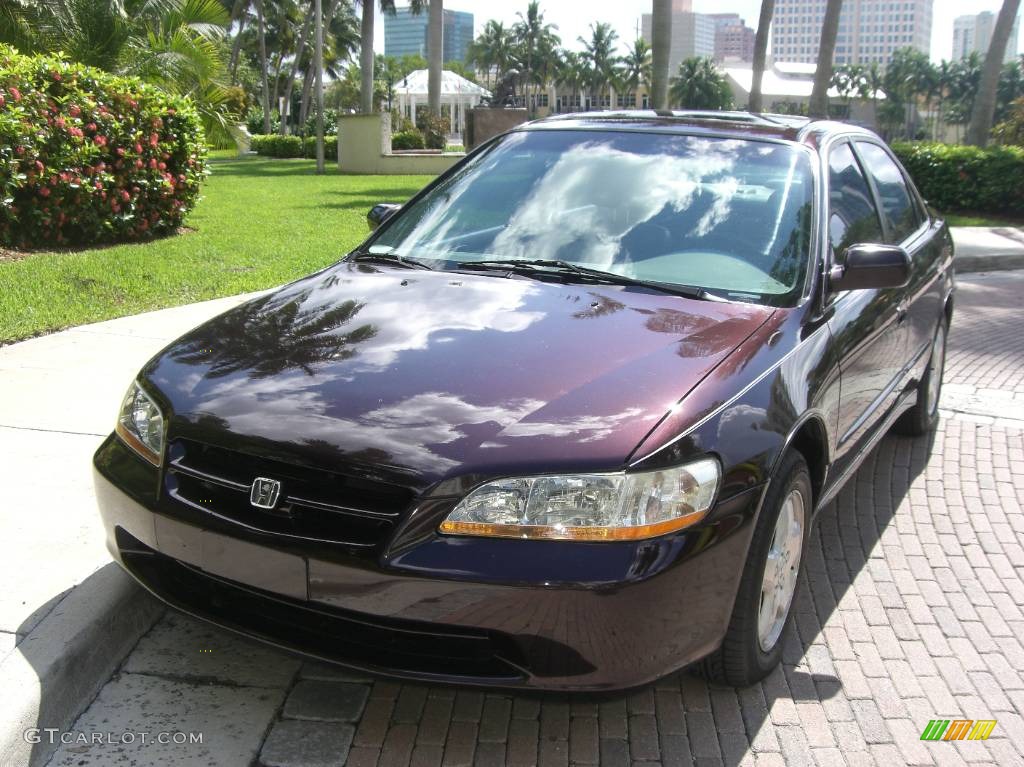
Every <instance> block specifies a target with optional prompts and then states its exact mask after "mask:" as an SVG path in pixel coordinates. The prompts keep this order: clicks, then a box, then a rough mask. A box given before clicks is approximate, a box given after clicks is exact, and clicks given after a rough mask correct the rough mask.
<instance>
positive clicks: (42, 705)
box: [0, 563, 164, 767]
mask: <svg viewBox="0 0 1024 767" xmlns="http://www.w3.org/2000/svg"><path fill="white" fill-rule="evenodd" d="M163 611H164V607H163V605H162V604H161V603H160V602H159V601H157V600H156V599H155V598H154V597H152V596H151V595H150V594H149V593H148V592H146V591H145V589H143V588H142V587H140V586H139V585H138V584H136V583H135V581H133V580H132V579H131V577H129V576H128V575H127V574H126V573H125V572H124V571H122V570H121V568H120V567H119V566H118V565H116V564H114V563H110V564H108V565H106V566H105V567H102V568H101V569H99V570H98V571H96V572H95V573H93V574H92V575H91V576H89V577H88V578H87V579H86V580H85V581H83V582H82V583H80V584H79V585H77V586H76V587H75V588H73V589H72V590H71V591H70V592H69V593H68V594H67V595H66V596H65V597H64V598H63V599H62V600H61V601H60V602H59V603H58V604H57V606H56V607H55V608H54V609H53V611H52V612H51V613H50V614H49V615H47V616H46V617H45V618H44V619H43V620H42V621H40V622H39V624H38V625H37V626H36V627H35V628H33V629H32V631H31V633H29V635H28V636H26V637H25V639H24V640H22V642H21V643H20V644H18V645H17V647H16V648H15V649H14V650H13V651H12V652H11V653H10V654H9V655H7V657H6V658H4V659H3V662H2V663H0V688H2V689H3V690H4V693H5V695H4V696H3V698H2V699H0V765H27V766H28V767H41V765H44V764H45V763H46V762H47V760H49V758H50V756H51V755H52V754H53V752H54V751H55V750H56V748H57V746H58V745H59V743H60V742H59V740H57V741H56V742H54V743H52V744H51V743H49V740H48V737H47V735H46V733H44V732H40V733H39V734H40V736H41V740H40V742H39V743H36V744H33V743H30V742H26V738H25V731H26V730H29V729H31V728H39V729H40V730H42V729H43V728H47V727H52V728H56V729H57V730H59V731H66V730H68V729H69V728H70V727H71V726H72V725H73V724H74V722H75V720H76V719H77V718H78V716H79V714H81V713H82V711H84V710H85V708H86V707H87V706H88V705H89V702H90V701H91V700H92V699H93V698H94V697H96V694H97V693H98V692H99V690H100V688H101V687H102V686H103V685H104V683H105V682H106V681H107V680H108V679H109V678H110V675H111V674H112V673H113V672H114V671H115V670H116V669H117V667H118V666H119V665H120V664H121V661H123V660H124V658H125V656H126V655H127V654H128V653H129V652H130V651H131V649H132V648H133V647H134V646H135V644H136V643H137V642H138V641H139V638H140V637H141V636H142V635H143V634H144V633H146V632H147V631H149V629H150V628H151V627H152V626H153V624H154V623H155V622H156V621H157V619H158V618H159V617H160V615H161V614H162V613H163Z"/></svg>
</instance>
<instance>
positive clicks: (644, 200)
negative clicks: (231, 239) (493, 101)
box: [369, 130, 813, 306]
mask: <svg viewBox="0 0 1024 767" xmlns="http://www.w3.org/2000/svg"><path fill="white" fill-rule="evenodd" d="M811 179H812V177H811V170H810V160H809V158H808V156H807V154H806V153H804V152H803V151H801V150H799V149H797V148H795V147H793V146H788V145H783V144H775V143H769V142H763V141H747V140H736V139H722V138H705V137H696V136H680V135H665V134H651V133H637V132H625V131H608V132H596V131H580V130H539V131H523V132H519V133H512V134H509V135H508V136H506V137H504V138H503V139H501V140H499V141H498V142H497V143H496V144H494V145H492V146H491V147H490V148H489V149H488V150H486V151H484V152H482V153H480V154H478V155H476V156H475V157H473V158H471V159H470V160H469V162H467V163H466V164H465V165H464V166H462V168H460V169H459V171H458V172H456V173H455V174H453V175H452V176H451V177H450V178H448V179H446V180H445V181H444V182H442V183H441V184H440V185H439V186H437V187H436V188H434V189H433V190H431V191H430V192H429V193H428V194H427V195H425V196H424V197H423V198H421V199H420V200H418V201H417V202H415V203H414V204H412V205H410V206H408V207H407V208H405V209H403V211H402V212H401V214H400V215H399V216H396V217H395V219H393V220H392V221H390V222H388V223H387V224H386V225H385V227H384V229H383V231H382V232H381V233H380V235H379V236H378V237H377V238H376V239H375V240H374V241H373V242H372V245H371V246H370V248H369V251H370V252H373V253H384V252H388V253H393V254H395V255H400V256H404V257H409V258H415V259H419V260H424V259H435V260H437V261H443V262H448V264H447V266H448V267H449V268H450V267H451V266H457V265H458V264H459V263H465V262H469V261H481V260H493V259H516V260H542V259H543V260H561V261H567V262H569V263H571V264H576V265H579V266H583V267H588V268H591V269H599V270H602V271H607V272H612V273H614V274H619V275H624V276H627V277H632V278H636V279H641V280H645V281H649V282H660V283H666V284H677V285H688V286H696V287H700V288H705V289H706V290H708V291H711V292H713V293H715V294H717V295H719V296H721V297H724V298H728V299H730V300H747V301H757V302H761V303H767V304H772V305H776V306H786V305H790V304H792V303H795V301H796V300H798V299H799V297H800V294H801V293H802V289H803V281H804V276H805V274H806V270H807V263H808V249H809V244H810V243H809V240H810V222H811V201H812V199H813V196H812V180H811Z"/></svg>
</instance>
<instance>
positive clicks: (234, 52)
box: [228, 0, 252, 85]
mask: <svg viewBox="0 0 1024 767" xmlns="http://www.w3.org/2000/svg"><path fill="white" fill-rule="evenodd" d="M251 2H252V0H235V5H234V7H233V8H232V9H231V20H232V21H237V22H238V29H237V31H236V32H235V39H234V41H232V43H231V59H230V63H229V64H228V71H229V72H230V74H231V84H232V85H237V84H238V59H239V57H240V56H241V54H242V32H244V31H245V19H246V16H247V14H246V10H248V8H249V4H250V3H251Z"/></svg>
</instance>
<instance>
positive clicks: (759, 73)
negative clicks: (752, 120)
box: [747, 0, 775, 112]
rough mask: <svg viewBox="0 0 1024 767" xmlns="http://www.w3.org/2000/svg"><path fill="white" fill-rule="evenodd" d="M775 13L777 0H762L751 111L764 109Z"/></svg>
mask: <svg viewBox="0 0 1024 767" xmlns="http://www.w3.org/2000/svg"><path fill="white" fill-rule="evenodd" d="M774 15H775V0H761V16H760V18H758V20H757V35H756V36H755V37H754V69H753V72H752V76H751V81H750V100H749V102H748V104H747V109H748V110H750V111H751V112H761V111H764V104H763V97H762V94H761V81H762V80H763V79H764V67H765V62H766V60H767V58H768V33H769V32H770V30H771V25H772V17H773V16H774Z"/></svg>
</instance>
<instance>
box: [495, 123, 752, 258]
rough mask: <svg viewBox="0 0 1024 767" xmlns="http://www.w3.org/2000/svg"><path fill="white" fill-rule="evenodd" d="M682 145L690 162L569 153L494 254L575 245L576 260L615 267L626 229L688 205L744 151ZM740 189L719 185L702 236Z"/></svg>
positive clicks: (553, 251)
mask: <svg viewBox="0 0 1024 767" xmlns="http://www.w3.org/2000/svg"><path fill="white" fill-rule="evenodd" d="M686 141H687V144H688V145H689V146H688V149H689V150H690V151H691V152H692V154H690V155H689V156H678V155H667V154H652V155H639V154H632V153H630V152H623V151H621V150H618V149H613V148H611V147H610V146H606V145H603V144H599V143H596V142H594V143H586V144H580V145H578V146H575V147H573V148H572V149H569V150H568V151H566V152H565V153H564V154H562V156H561V157H560V159H559V160H558V162H557V163H555V164H554V165H553V166H552V167H551V169H550V170H549V171H548V172H547V173H546V174H545V175H544V177H543V178H542V179H541V180H540V182H539V183H537V185H536V186H535V187H534V189H533V192H532V193H531V195H530V196H529V197H528V198H527V199H526V200H524V201H523V203H522V205H520V207H519V208H518V209H517V211H516V213H515V215H514V216H513V217H512V219H511V221H510V222H509V224H508V226H507V227H506V228H505V230H504V231H503V232H501V234H499V235H498V236H497V237H495V239H494V244H493V246H492V250H493V251H494V252H496V253H501V254H502V255H503V257H506V258H545V259H547V258H557V253H558V252H559V250H560V249H561V248H563V247H565V246H566V245H569V244H572V243H577V247H578V248H579V253H578V256H577V257H576V258H574V259H573V260H574V261H578V262H584V261H585V262H587V263H590V264H594V265H596V266H608V265H610V264H612V263H613V261H614V260H615V257H616V255H617V254H618V252H619V249H620V247H621V240H622V238H623V237H625V236H626V235H627V234H628V233H629V232H630V230H632V229H633V228H634V227H635V226H637V225H638V224H642V223H644V222H645V221H648V220H650V219H651V218H653V217H654V216H655V215H657V214H658V213H659V212H660V211H661V210H662V209H663V208H664V207H665V206H666V205H669V206H671V207H672V208H673V209H674V210H677V211H678V210H682V209H684V208H686V207H688V206H689V205H690V204H692V202H693V199H694V197H695V196H696V195H697V193H698V191H699V190H700V188H701V182H702V180H703V179H705V178H708V177H714V176H719V175H720V174H723V173H727V172H728V171H729V170H731V169H732V167H733V165H734V164H735V153H736V150H737V149H738V148H739V146H740V145H741V142H731V141H718V140H715V141H706V140H702V139H687V140H686ZM737 188H738V182H737V180H736V179H729V178H725V179H721V178H719V179H718V180H717V182H716V184H715V185H714V193H715V195H716V198H715V202H714V204H713V206H712V208H711V210H709V211H708V212H707V213H706V214H705V215H704V216H702V217H701V219H700V221H699V222H698V223H697V229H698V232H697V233H698V234H700V235H704V234H707V232H709V231H711V229H713V228H714V227H715V226H716V225H717V224H718V223H719V222H720V221H722V220H723V219H724V218H725V216H726V215H728V211H729V204H730V201H731V199H732V197H733V196H734V195H735V193H736V190H737ZM553 213H558V215H557V216H555V215H552V214H553ZM537 232H544V236H543V237H537V236H536V235H537ZM580 242H583V243H586V244H585V245H579V243H580Z"/></svg>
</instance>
